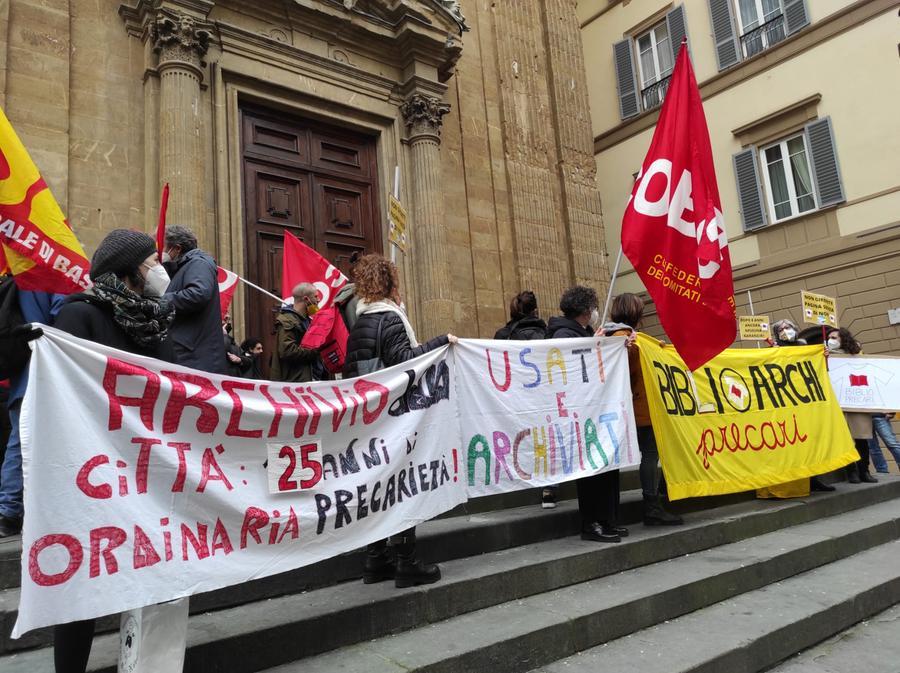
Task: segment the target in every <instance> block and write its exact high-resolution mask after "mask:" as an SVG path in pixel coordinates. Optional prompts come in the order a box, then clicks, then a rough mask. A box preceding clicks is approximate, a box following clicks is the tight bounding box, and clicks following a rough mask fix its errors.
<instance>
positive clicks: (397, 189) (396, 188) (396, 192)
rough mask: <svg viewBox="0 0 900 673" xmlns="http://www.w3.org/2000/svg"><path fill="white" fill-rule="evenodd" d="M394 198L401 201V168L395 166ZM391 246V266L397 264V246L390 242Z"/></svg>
mask: <svg viewBox="0 0 900 673" xmlns="http://www.w3.org/2000/svg"><path fill="white" fill-rule="evenodd" d="M394 198H395V199H397V200H398V201H399V200H400V166H399V164H398V165H396V166H394ZM388 245H389V246H391V264H396V263H397V246H396V245H394V244H393V243H390V242H388Z"/></svg>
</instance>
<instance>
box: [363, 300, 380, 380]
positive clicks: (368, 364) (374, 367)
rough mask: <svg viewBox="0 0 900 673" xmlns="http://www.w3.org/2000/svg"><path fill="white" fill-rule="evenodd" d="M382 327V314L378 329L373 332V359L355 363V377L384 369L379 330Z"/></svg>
mask: <svg viewBox="0 0 900 673" xmlns="http://www.w3.org/2000/svg"><path fill="white" fill-rule="evenodd" d="M383 325H384V314H382V316H381V319H380V320H379V321H378V329H377V330H376V331H375V357H374V358H369V359H368V360H359V361H358V362H357V363H356V375H357V376H365V375H366V374H371V373H373V372H377V371H378V370H379V369H384V362H382V360H381V328H382V326H383Z"/></svg>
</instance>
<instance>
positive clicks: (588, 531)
mask: <svg viewBox="0 0 900 673" xmlns="http://www.w3.org/2000/svg"><path fill="white" fill-rule="evenodd" d="M581 539H582V540H588V541H590V542H621V541H622V536H621V535H619V533H617V532H616V529H615V528H613V527H611V526H601V525H600V524H599V523H597V522H596V521H595V522H594V523H589V524H585V525H583V526H582V527H581Z"/></svg>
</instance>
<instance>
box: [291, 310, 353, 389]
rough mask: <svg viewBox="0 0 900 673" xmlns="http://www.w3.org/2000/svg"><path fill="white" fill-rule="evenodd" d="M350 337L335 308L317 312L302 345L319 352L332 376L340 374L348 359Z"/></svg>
mask: <svg viewBox="0 0 900 673" xmlns="http://www.w3.org/2000/svg"><path fill="white" fill-rule="evenodd" d="M349 337H350V334H349V332H347V326H346V325H345V324H344V320H343V319H342V318H341V314H340V312H339V311H338V309H337V308H336V307H334V306H329V307H328V308H323V309H321V310H320V311H317V312H316V314H315V315H314V316H313V317H312V323H311V324H310V326H309V329H307V330H306V334H304V335H303V340H302V341H301V342H300V345H301V346H303V347H304V348H309V349H311V350H317V351H319V355H321V356H322V364H323V365H325V369H327V370H328V371H329V372H330V373H331V374H339V373H340V372H341V370H342V369H343V368H344V360H345V359H346V358H347V339H348V338H349Z"/></svg>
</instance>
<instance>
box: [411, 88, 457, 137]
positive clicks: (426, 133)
mask: <svg viewBox="0 0 900 673" xmlns="http://www.w3.org/2000/svg"><path fill="white" fill-rule="evenodd" d="M448 112H450V105H449V104H448V103H444V102H442V101H441V100H440V99H438V98H434V97H432V96H425V95H423V94H421V93H414V94H413V95H412V96H410V97H409V98H408V99H407V100H406V102H405V103H403V105H401V106H400V113H401V114H402V115H403V119H404V120H405V121H406V130H407V133H408V134H409V140H410V142H414V141H415V140H417V139H420V138H429V137H430V138H431V139H432V140H434V141H435V142H437V143H440V142H441V126H442V125H443V121H442V119H441V118H442V117H443V116H444V115H445V114H447V113H448Z"/></svg>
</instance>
